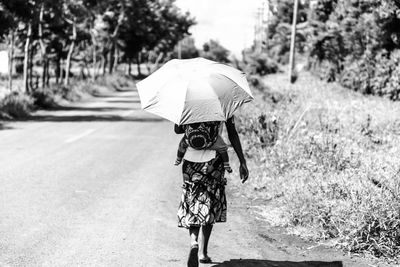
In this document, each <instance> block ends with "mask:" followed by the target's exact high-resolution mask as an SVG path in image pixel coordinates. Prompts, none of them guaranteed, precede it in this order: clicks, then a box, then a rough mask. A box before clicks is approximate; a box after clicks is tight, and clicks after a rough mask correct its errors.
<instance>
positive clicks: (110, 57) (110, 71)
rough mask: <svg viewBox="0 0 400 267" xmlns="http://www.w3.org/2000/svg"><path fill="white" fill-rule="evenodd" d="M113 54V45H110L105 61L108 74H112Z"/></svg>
mask: <svg viewBox="0 0 400 267" xmlns="http://www.w3.org/2000/svg"><path fill="white" fill-rule="evenodd" d="M114 53H115V45H114V44H112V45H111V49H110V51H108V55H107V58H108V59H107V60H108V73H109V74H112V73H113V70H114Z"/></svg>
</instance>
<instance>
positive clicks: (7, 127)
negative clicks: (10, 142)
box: [0, 122, 13, 131]
mask: <svg viewBox="0 0 400 267" xmlns="http://www.w3.org/2000/svg"><path fill="white" fill-rule="evenodd" d="M11 129H13V128H12V127H9V126H7V125H4V124H2V123H1V122H0V131H1V130H11Z"/></svg>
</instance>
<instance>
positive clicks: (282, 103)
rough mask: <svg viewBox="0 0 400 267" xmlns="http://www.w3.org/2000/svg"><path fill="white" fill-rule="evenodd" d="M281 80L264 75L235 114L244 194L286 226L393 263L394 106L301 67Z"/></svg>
mask: <svg viewBox="0 0 400 267" xmlns="http://www.w3.org/2000/svg"><path fill="white" fill-rule="evenodd" d="M286 80H287V77H286V75H283V74H275V75H269V76H268V77H267V78H265V79H263V81H264V83H265V84H264V86H261V87H259V88H260V89H262V90H254V92H255V98H256V100H255V103H254V105H249V106H246V107H245V108H243V109H242V110H241V114H240V115H239V116H238V122H237V124H238V128H239V130H240V134H241V138H242V140H243V141H244V147H245V148H246V155H247V158H249V164H251V166H250V170H251V180H252V181H251V185H250V184H249V187H248V188H247V190H248V192H247V193H248V196H250V197H252V198H260V199H263V200H264V201H268V202H267V204H266V205H267V206H266V207H265V209H266V212H265V213H263V214H264V215H265V216H266V219H267V220H268V221H269V222H271V223H273V224H278V225H281V226H282V225H283V226H287V227H289V228H290V229H292V230H291V232H292V233H295V234H299V235H301V236H303V237H305V238H311V239H313V240H319V241H323V240H325V241H329V242H330V244H333V245H336V246H338V247H340V248H343V249H345V250H346V251H349V252H352V253H356V254H365V255H369V256H371V257H376V258H380V259H386V260H387V261H389V262H392V263H399V262H400V258H399V255H400V231H399V224H400V201H399V195H400V191H399V190H400V165H399V162H400V157H399V155H400V153H399V152H400V151H399V146H398V143H399V142H400V138H399V126H400V120H399V116H398V114H400V106H399V105H398V103H393V102H390V101H388V100H386V99H382V98H379V97H368V98H365V97H364V96H361V95H359V94H356V93H352V92H351V91H348V90H346V89H344V88H342V87H340V86H339V85H337V84H327V83H325V82H322V81H319V80H317V79H315V78H314V77H313V76H311V75H310V74H307V73H302V75H301V76H300V78H299V80H298V82H297V83H296V84H295V85H290V84H289V82H288V81H286ZM271 207H279V208H278V209H272V208H271Z"/></svg>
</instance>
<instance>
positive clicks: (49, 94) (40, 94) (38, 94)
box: [32, 89, 57, 109]
mask: <svg viewBox="0 0 400 267" xmlns="http://www.w3.org/2000/svg"><path fill="white" fill-rule="evenodd" d="M32 97H33V104H34V105H35V107H38V108H44V109H48V108H54V107H56V106H57V104H56V102H55V100H54V97H55V96H54V93H53V91H51V90H49V89H47V90H46V89H40V90H35V91H34V92H33V94H32Z"/></svg>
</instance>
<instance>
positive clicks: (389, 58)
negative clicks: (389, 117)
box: [252, 0, 400, 100]
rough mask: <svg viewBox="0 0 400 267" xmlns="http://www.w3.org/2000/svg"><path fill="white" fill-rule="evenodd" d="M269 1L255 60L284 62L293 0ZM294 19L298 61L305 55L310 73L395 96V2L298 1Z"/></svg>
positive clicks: (398, 22)
mask: <svg viewBox="0 0 400 267" xmlns="http://www.w3.org/2000/svg"><path fill="white" fill-rule="evenodd" d="M270 5H271V6H270V11H271V12H272V18H271V19H270V20H269V21H268V27H267V28H266V29H265V30H266V36H267V38H266V40H265V41H264V42H263V48H262V55H263V56H261V57H260V56H257V58H263V57H267V58H269V59H270V60H272V61H273V62H276V63H279V64H287V63H288V60H289V46H290V32H291V23H292V17H293V3H292V1H291V0H284V1H271V2H270ZM297 23H298V24H297V35H296V51H297V54H298V55H303V56H304V57H300V58H301V59H302V58H308V66H309V69H310V70H311V71H312V72H313V73H314V74H316V75H317V76H319V77H320V78H321V79H323V80H325V81H328V82H332V81H338V82H339V83H340V84H341V85H343V86H344V87H346V88H349V89H351V90H354V91H359V92H361V93H364V94H373V95H379V96H384V97H387V98H389V99H391V100H399V99H400V90H399V86H398V84H399V77H398V76H399V75H398V73H399V67H398V66H399V64H398V61H399V54H400V52H399V51H400V2H399V1H397V0H384V1H372V0H368V1H365V0H354V1H346V0H317V1H303V2H302V3H301V4H300V6H299V15H298V21H297ZM252 51H257V47H253V49H252ZM260 74H262V73H260Z"/></svg>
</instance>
